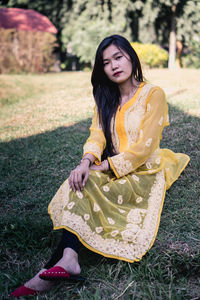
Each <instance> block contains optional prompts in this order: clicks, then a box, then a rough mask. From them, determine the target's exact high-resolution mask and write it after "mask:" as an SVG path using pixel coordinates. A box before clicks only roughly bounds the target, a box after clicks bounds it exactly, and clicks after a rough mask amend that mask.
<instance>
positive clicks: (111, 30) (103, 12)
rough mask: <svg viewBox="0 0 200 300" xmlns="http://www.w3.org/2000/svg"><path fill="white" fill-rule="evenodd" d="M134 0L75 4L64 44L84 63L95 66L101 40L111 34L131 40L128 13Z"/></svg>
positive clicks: (67, 26)
mask: <svg viewBox="0 0 200 300" xmlns="http://www.w3.org/2000/svg"><path fill="white" fill-rule="evenodd" d="M131 7H132V5H131V1H130V0H125V1H123V2H120V3H119V2H117V3H116V2H114V1H108V2H106V1H105V2H104V1H98V0H87V1H80V0H79V1H76V2H74V3H73V7H72V14H71V16H70V19H69V22H68V23H67V24H66V26H65V28H64V29H63V34H62V36H63V41H64V44H66V45H67V51H68V52H69V53H70V52H71V53H74V54H76V55H77V56H78V57H79V58H80V60H81V61H84V62H86V63H92V62H93V60H94V56H95V52H96V48H97V46H98V44H99V43H100V41H101V40H102V39H103V38H105V37H106V36H108V35H111V34H116V33H118V34H123V35H125V36H126V37H127V38H130V37H131V31H130V26H129V25H130V21H131V19H130V18H129V17H128V12H129V11H130V9H131Z"/></svg>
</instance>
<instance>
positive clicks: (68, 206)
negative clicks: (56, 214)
mask: <svg viewBox="0 0 200 300" xmlns="http://www.w3.org/2000/svg"><path fill="white" fill-rule="evenodd" d="M74 205H75V202H73V201H72V202H70V203H69V204H68V205H67V208H68V209H72V208H73V207H74Z"/></svg>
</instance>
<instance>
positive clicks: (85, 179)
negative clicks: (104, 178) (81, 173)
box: [83, 170, 89, 187]
mask: <svg viewBox="0 0 200 300" xmlns="http://www.w3.org/2000/svg"><path fill="white" fill-rule="evenodd" d="M88 177H89V170H88V172H86V173H85V177H84V178H83V187H84V186H85V185H86V182H87V180H88Z"/></svg>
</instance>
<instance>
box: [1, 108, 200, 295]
mask: <svg viewBox="0 0 200 300" xmlns="http://www.w3.org/2000/svg"><path fill="white" fill-rule="evenodd" d="M170 116H171V118H170V120H171V126H170V127H168V128H167V129H165V131H164V134H163V140H162V143H161V147H163V148H169V149H171V150H173V151H175V152H183V153H187V154H188V155H189V156H190V157H191V162H190V163H189V165H188V167H187V168H186V170H185V171H184V173H183V175H181V177H180V179H179V180H178V181H177V182H176V183H175V184H174V185H173V186H172V188H171V189H170V191H169V192H167V197H166V201H165V205H164V210H163V214H162V218H161V226H160V229H159V234H158V237H157V241H156V243H155V246H154V247H153V248H152V250H151V251H150V253H148V254H147V255H146V256H145V258H144V259H143V260H142V261H141V262H140V263H136V264H133V265H129V268H128V264H127V263H122V262H118V261H115V260H110V259H106V258H102V257H101V256H99V255H96V254H93V253H91V252H90V251H88V250H85V251H82V253H81V257H82V261H83V265H84V267H85V274H86V275H87V276H90V277H91V274H93V275H94V277H96V276H97V277H98V278H100V280H101V279H102V280H103V279H104V280H108V282H109V281H110V282H111V281H112V280H113V277H112V276H111V275H108V274H111V272H110V271H109V270H111V269H113V274H114V280H117V279H118V278H119V277H118V276H119V274H122V275H123V276H122V277H121V278H124V280H125V278H126V281H127V277H128V278H129V277H130V278H134V280H136V281H137V280H138V282H139V281H141V276H142V278H143V280H145V281H149V282H152V281H159V282H160V281H161V277H162V278H164V277H165V278H166V281H165V282H164V285H166V286H167V287H166V290H168V285H169V284H171V283H170V278H168V277H169V269H170V270H172V271H173V274H174V276H175V278H176V280H178V278H179V277H180V278H182V281H183V284H184V282H185V281H184V280H183V278H187V279H188V278H190V277H193V276H194V275H195V272H196V270H197V265H198V263H197V251H196V247H197V243H198V229H197V226H196V224H198V214H197V205H198V203H197V202H198V197H197V191H198V190H200V187H199V181H198V170H199V169H200V161H199V157H200V153H199V152H200V149H199V142H200V141H199V132H200V119H199V118H197V117H193V116H190V115H187V114H185V113H183V112H182V111H180V110H178V109H177V108H175V107H172V106H170ZM90 122H91V120H90V119H87V120H84V121H82V122H79V123H77V124H75V125H72V126H70V127H60V128H58V129H56V130H54V131H50V132H45V133H41V134H38V135H35V136H31V137H27V138H21V139H17V140H12V141H10V142H5V143H1V144H0V153H1V162H0V169H1V174H0V188H1V199H0V201H1V203H0V204H1V205H0V223H1V250H0V255H1V262H2V271H3V272H2V273H1V275H0V277H1V278H0V282H1V284H2V287H1V289H0V290H2V292H3V291H4V293H5V295H6V294H7V293H6V291H8V290H9V289H10V287H12V288H13V287H16V286H17V285H19V284H21V282H23V281H24V280H25V279H27V277H28V276H32V275H33V272H35V271H36V270H38V269H39V268H40V267H41V266H42V264H43V263H44V262H45V260H46V259H47V258H48V257H49V255H50V253H51V251H52V248H53V247H54V246H55V244H56V243H57V240H58V235H59V233H57V232H56V233H52V230H51V228H52V224H51V221H50V219H49V216H48V214H47V205H48V203H49V201H50V200H51V198H52V197H53V195H54V194H55V192H56V191H57V189H58V188H59V186H60V184H61V183H62V182H63V181H64V180H65V179H66V178H67V177H68V175H69V172H70V170H71V169H73V168H74V167H75V166H76V165H77V163H78V162H79V161H80V158H81V155H82V147H83V144H84V143H85V140H86V138H87V136H88V134H89V131H88V129H89V125H90ZM161 254H162V256H163V258H162V259H161V258H160V255H161ZM169 257H170V258H169ZM186 258H188V259H187V261H188V265H187V266H186V265H185V263H184V261H185V259H186ZM157 260H159V262H160V265H162V264H163V266H164V269H163V270H164V271H157V269H158V266H157ZM105 262H106V263H105ZM149 264H150V266H151V272H150V273H151V275H149V274H150V273H149V269H148V268H147V265H149ZM166 264H167V266H168V267H167V268H168V269H166ZM97 265H98V266H99V267H98V268H97ZM30 266H31V270H30ZM183 266H184V268H183ZM21 269H24V272H23V274H22V275H21V274H20V272H21V271H20V270H21ZM115 269H116V270H115ZM183 269H184V270H183ZM25 270H26V271H25ZM117 270H118V271H117ZM134 270H135V271H134ZM117 272H118V274H117ZM13 274H14V275H15V276H14V277H15V279H13V277H12V276H13ZM152 274H153V275H152ZM109 276H110V278H109ZM131 276H132V277H131ZM151 276H153V277H151ZM163 276H164V277H163ZM139 277H140V278H139ZM8 278H9V279H10V280H9V281H8ZM162 280H164V279H162ZM179 285H180V282H179ZM139 286H140V285H139ZM140 288H141V286H140ZM157 288H158V287H157ZM61 290H62V289H61ZM174 290H175V291H176V287H175V288H174ZM108 293H109V292H108ZM110 293H111V292H110ZM155 293H156V287H155ZM181 293H182V294H181V295H185V294H184V293H187V295H192V290H190V287H188V290H187V291H184V292H183V291H182V292H181ZM83 294H84V293H83ZM91 294H92V290H91ZM85 295H86V294H85ZM145 295H146V294H145V293H144V294H143V296H145ZM155 295H156V294H155ZM163 295H164V294H163ZM88 297H89V296H88ZM99 297H100V296H99ZM49 299H51V298H49ZM52 299H53V298H52ZM85 299H86V298H85ZM95 299H101V298H98V297H97V298H95ZM127 299H128V298H127ZM131 299H132V298H131ZM177 299H178V298H177Z"/></svg>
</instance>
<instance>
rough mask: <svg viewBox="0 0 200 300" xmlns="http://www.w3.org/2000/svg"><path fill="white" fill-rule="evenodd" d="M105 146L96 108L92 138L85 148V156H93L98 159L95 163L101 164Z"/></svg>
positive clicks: (91, 129)
mask: <svg viewBox="0 0 200 300" xmlns="http://www.w3.org/2000/svg"><path fill="white" fill-rule="evenodd" d="M105 146H106V139H105V136H104V133H103V130H102V127H101V125H100V124H99V117H98V114H97V108H96V107H95V109H94V116H93V118H92V124H91V126H90V136H89V138H88V139H87V141H86V143H85V145H84V147H83V155H85V154H86V153H90V154H93V155H94V156H95V157H96V161H95V163H97V164H99V163H100V162H101V155H102V153H103V150H104V148H105Z"/></svg>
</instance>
